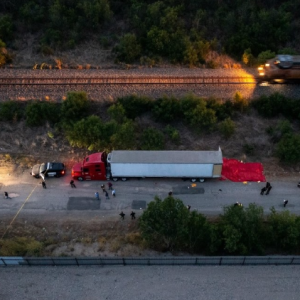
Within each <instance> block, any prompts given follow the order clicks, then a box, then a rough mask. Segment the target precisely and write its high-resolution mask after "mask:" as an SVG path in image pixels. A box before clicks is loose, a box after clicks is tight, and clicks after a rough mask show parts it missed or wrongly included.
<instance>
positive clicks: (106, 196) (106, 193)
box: [105, 191, 109, 200]
mask: <svg viewBox="0 0 300 300" xmlns="http://www.w3.org/2000/svg"><path fill="white" fill-rule="evenodd" d="M105 198H106V200H108V199H109V196H108V192H107V191H105Z"/></svg>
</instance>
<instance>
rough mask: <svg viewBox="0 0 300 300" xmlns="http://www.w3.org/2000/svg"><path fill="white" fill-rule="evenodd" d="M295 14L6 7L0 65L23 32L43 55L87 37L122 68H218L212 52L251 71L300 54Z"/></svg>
mask: <svg viewBox="0 0 300 300" xmlns="http://www.w3.org/2000/svg"><path fill="white" fill-rule="evenodd" d="M299 10H300V1H299V0H288V1H270V0H261V1H240V0H230V1H228V0H222V1H220V0H210V1H208V0H201V1H196V0H189V1H185V0H184V1H182V0H180V1H179V0H166V1H150V0H123V1H119V0H47V1H45V0H10V1H5V0H4V1H1V4H0V40H1V43H0V65H1V64H3V61H5V60H8V59H9V57H8V56H7V54H6V53H5V51H4V50H3V49H4V48H5V44H6V46H8V47H10V48H14V47H16V45H15V43H14V40H15V38H16V37H17V35H20V34H24V33H25V32H32V33H37V34H38V36H40V44H39V51H41V52H42V53H44V54H45V55H49V54H53V53H54V52H55V49H57V48H60V49H66V48H74V47H75V46H76V45H78V44H79V43H80V42H82V41H83V40H88V39H89V38H91V36H93V37H96V39H98V41H99V47H104V48H110V49H111V48H114V50H115V54H116V58H117V60H119V61H124V62H127V63H130V62H133V61H136V60H138V59H139V60H140V62H141V63H144V64H153V62H155V61H160V60H161V59H162V58H167V59H168V60H169V61H171V62H179V63H186V64H189V65H199V64H204V63H205V64H206V65H207V66H209V67H216V64H215V62H214V61H212V60H211V59H209V58H208V53H209V51H210V50H216V51H217V52H219V53H227V54H228V55H230V56H233V57H235V58H237V59H239V60H243V62H244V63H245V64H247V65H251V64H253V63H255V60H256V59H257V60H258V61H259V62H261V60H264V59H265V58H267V57H269V56H273V55H274V53H278V52H282V53H291V54H292V53H295V52H297V51H299V45H300V38H299V35H298V32H299V29H300V22H299V21H300V19H299V18H300V17H299V14H298V12H299ZM4 43H5V44H4ZM1 49H2V50H1Z"/></svg>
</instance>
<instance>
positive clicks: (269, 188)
mask: <svg viewBox="0 0 300 300" xmlns="http://www.w3.org/2000/svg"><path fill="white" fill-rule="evenodd" d="M271 189H272V186H271V185H270V186H269V187H268V189H267V192H266V195H269V193H270V191H271Z"/></svg>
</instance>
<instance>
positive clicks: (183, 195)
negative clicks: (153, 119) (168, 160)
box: [0, 170, 300, 217]
mask: <svg viewBox="0 0 300 300" xmlns="http://www.w3.org/2000/svg"><path fill="white" fill-rule="evenodd" d="M29 172H30V170H28V172H24V173H22V174H18V175H15V174H7V175H6V176H2V178H0V191H1V194H2V195H3V199H1V201H0V216H1V215H2V216H4V215H5V216H15V215H18V216H19V215H22V216H25V215H26V214H30V215H32V214H34V215H36V216H38V215H42V216H43V217H45V216H47V215H49V216H51V217H55V216H56V215H57V216H59V217H62V216H63V215H68V216H72V215H74V216H77V215H78V214H79V213H80V215H81V216H82V215H89V216H91V217H92V216H94V215H95V216H96V215H97V216H99V215H100V216H103V217H111V216H117V215H118V214H119V213H120V211H121V210H123V211H124V212H125V213H126V212H129V213H130V211H131V210H135V211H136V213H137V215H139V214H140V213H141V212H142V211H143V209H144V208H145V207H146V205H147V204H148V203H149V202H151V201H153V199H154V197H155V196H158V197H160V198H162V199H164V198H165V197H167V196H168V193H169V192H170V191H172V192H173V197H175V198H179V199H181V200H182V201H183V202H184V203H185V204H186V205H190V206H191V210H196V211H198V212H200V213H203V214H205V215H208V216H214V215H219V214H221V213H222V212H223V209H224V207H225V206H228V205H232V204H234V203H235V202H240V203H242V204H243V206H244V207H247V206H248V205H249V204H250V203H256V204H258V205H260V206H262V207H263V208H264V212H265V213H266V214H268V213H269V212H270V208H271V207H274V208H275V209H276V210H277V211H284V210H289V211H290V212H291V213H294V214H297V215H300V199H299V194H300V189H299V188H298V187H297V182H296V180H295V179H291V180H286V179H285V180H282V181H280V180H277V181H271V185H272V190H271V192H270V194H269V195H260V190H261V188H262V187H264V186H265V182H231V181H221V180H219V179H208V180H207V181H205V182H204V183H200V182H197V183H196V184H192V183H191V182H189V181H183V180H181V179H141V180H138V179H131V180H128V181H125V182H123V181H118V182H113V188H114V189H115V191H116V197H113V196H112V195H111V193H109V197H110V199H108V200H107V199H105V195H104V194H103V193H102V189H101V185H102V184H103V183H104V184H106V187H107V182H103V181H84V182H78V181H77V182H76V188H71V186H70V184H69V182H70V180H71V177H70V175H69V174H67V175H66V176H65V177H62V178H49V179H46V184H47V189H43V188H42V185H41V184H40V182H41V180H39V179H35V178H33V177H31V176H30V174H29ZM4 191H7V192H8V193H9V196H10V197H11V199H4ZM95 192H99V194H100V201H98V200H96V198H95ZM109 192H110V191H109ZM284 199H287V200H288V201H289V202H288V205H287V206H286V207H284V206H283V200H284Z"/></svg>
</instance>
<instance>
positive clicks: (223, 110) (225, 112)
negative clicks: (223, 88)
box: [206, 97, 234, 121]
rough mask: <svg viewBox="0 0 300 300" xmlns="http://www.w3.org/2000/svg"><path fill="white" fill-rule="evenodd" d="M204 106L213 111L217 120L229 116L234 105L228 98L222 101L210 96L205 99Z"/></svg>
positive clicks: (232, 111) (231, 114) (232, 112)
mask: <svg viewBox="0 0 300 300" xmlns="http://www.w3.org/2000/svg"><path fill="white" fill-rule="evenodd" d="M206 107H207V108H210V109H212V110H214V111H215V114H216V117H217V119H218V120H219V121H223V120H225V119H227V118H230V117H232V116H233V114H234V110H233V107H234V105H233V102H232V101H230V100H227V101H225V102H222V101H221V100H219V99H216V98H212V97H211V98H208V99H207V100H206Z"/></svg>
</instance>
